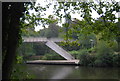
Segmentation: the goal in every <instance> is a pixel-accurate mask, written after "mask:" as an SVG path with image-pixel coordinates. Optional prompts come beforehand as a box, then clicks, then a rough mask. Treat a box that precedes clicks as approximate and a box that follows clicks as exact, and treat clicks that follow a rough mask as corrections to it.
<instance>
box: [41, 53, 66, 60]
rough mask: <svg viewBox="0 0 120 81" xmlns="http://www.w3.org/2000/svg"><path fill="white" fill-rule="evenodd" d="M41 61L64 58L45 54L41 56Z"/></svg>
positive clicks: (54, 54) (53, 54)
mask: <svg viewBox="0 0 120 81" xmlns="http://www.w3.org/2000/svg"><path fill="white" fill-rule="evenodd" d="M42 59H43V60H64V58H63V57H62V56H60V55H58V54H56V53H50V54H49V53H47V54H45V55H44V56H43V58H42Z"/></svg>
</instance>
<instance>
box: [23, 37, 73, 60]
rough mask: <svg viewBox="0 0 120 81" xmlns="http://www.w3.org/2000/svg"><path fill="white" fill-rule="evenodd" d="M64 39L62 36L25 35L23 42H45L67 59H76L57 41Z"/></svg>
mask: <svg viewBox="0 0 120 81" xmlns="http://www.w3.org/2000/svg"><path fill="white" fill-rule="evenodd" d="M61 41H64V40H63V39H61V38H49V39H48V38H41V37H23V42H45V43H46V45H47V46H48V47H49V48H51V49H52V50H54V51H55V52H56V53H58V54H59V55H61V56H62V57H64V58H65V59H66V60H75V58H74V57H73V56H72V55H71V54H69V53H68V52H67V51H65V50H64V49H63V48H61V47H60V46H58V45H57V44H56V43H55V42H61Z"/></svg>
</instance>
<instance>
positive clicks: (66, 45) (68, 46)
mask: <svg viewBox="0 0 120 81" xmlns="http://www.w3.org/2000/svg"><path fill="white" fill-rule="evenodd" d="M59 45H60V46H62V47H63V48H64V49H65V50H68V51H71V50H79V49H80V44H79V43H78V42H77V41H72V42H71V41H62V42H60V44H59ZM75 47H76V48H75Z"/></svg>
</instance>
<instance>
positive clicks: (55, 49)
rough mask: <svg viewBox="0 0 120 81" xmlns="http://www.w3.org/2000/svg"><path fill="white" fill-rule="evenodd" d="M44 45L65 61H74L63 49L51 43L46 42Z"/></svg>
mask: <svg viewBox="0 0 120 81" xmlns="http://www.w3.org/2000/svg"><path fill="white" fill-rule="evenodd" d="M46 45H47V46H48V47H49V48H51V49H52V50H54V51H55V52H56V53H58V54H59V55H61V56H62V57H64V58H65V59H67V60H74V59H75V58H74V57H73V56H72V55H70V54H69V53H68V52H67V51H65V50H64V49H63V48H61V47H60V46H58V45H57V44H56V43H54V42H53V41H50V40H48V41H47V43H46Z"/></svg>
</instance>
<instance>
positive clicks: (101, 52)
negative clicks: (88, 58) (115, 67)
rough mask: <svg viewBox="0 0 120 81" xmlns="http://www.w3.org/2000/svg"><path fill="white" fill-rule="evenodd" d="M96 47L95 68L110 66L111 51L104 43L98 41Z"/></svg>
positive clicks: (111, 62) (111, 61)
mask: <svg viewBox="0 0 120 81" xmlns="http://www.w3.org/2000/svg"><path fill="white" fill-rule="evenodd" d="M97 46H98V47H97V55H96V58H97V59H96V61H95V64H96V65H97V66H112V64H113V60H112V57H113V50H112V49H111V48H110V47H109V46H108V45H107V43H106V42H105V41H100V42H99V43H98V45H97Z"/></svg>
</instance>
